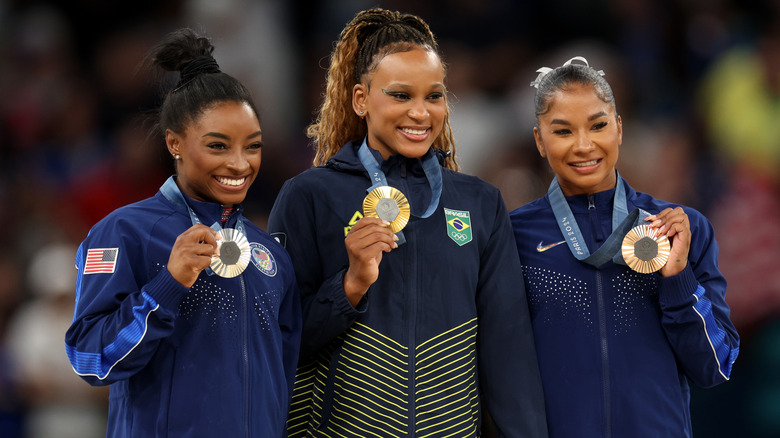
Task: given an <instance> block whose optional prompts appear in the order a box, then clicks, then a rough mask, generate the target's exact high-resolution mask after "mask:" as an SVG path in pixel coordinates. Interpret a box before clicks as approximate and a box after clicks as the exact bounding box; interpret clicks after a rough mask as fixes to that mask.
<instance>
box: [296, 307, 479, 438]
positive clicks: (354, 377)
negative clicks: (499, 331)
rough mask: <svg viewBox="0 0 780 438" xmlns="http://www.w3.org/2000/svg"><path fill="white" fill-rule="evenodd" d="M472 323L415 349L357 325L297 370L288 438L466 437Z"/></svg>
mask: <svg viewBox="0 0 780 438" xmlns="http://www.w3.org/2000/svg"><path fill="white" fill-rule="evenodd" d="M476 337H477V319H476V318H474V319H472V320H470V321H466V322H464V323H463V324H461V325H459V326H457V327H453V328H452V329H450V330H448V331H446V332H443V333H440V334H439V335H437V336H435V337H433V338H431V339H428V340H426V341H425V342H423V343H421V344H420V345H418V346H417V347H416V349H415V351H414V354H411V355H410V354H409V349H408V348H407V347H406V346H404V345H403V344H402V343H400V342H398V341H396V340H393V339H391V338H389V337H387V336H385V335H383V334H382V333H379V332H377V331H376V330H374V329H372V328H371V327H369V326H366V325H364V324H362V323H357V322H356V323H354V324H353V325H352V327H351V328H350V329H349V330H347V331H346V332H345V333H344V334H342V335H341V336H340V337H339V338H337V339H336V340H334V342H332V343H331V345H330V346H328V347H327V348H325V349H323V351H322V352H320V354H319V355H318V356H317V358H316V359H315V360H314V361H313V362H312V363H310V364H307V365H303V366H301V367H300V368H299V369H298V374H297V376H296V382H295V390H294V393H293V399H292V405H291V409H290V416H289V419H288V421H287V426H288V432H289V436H290V437H349V438H353V437H383V438H384V437H405V436H417V437H427V438H439V437H441V438H443V437H473V436H477V435H478V430H479V403H478V399H479V393H478V389H477V354H476Z"/></svg>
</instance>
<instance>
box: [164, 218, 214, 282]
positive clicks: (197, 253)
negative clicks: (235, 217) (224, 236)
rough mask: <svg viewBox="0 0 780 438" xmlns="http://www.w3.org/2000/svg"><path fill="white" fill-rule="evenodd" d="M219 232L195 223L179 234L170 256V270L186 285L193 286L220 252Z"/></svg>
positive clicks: (176, 278) (175, 277)
mask: <svg viewBox="0 0 780 438" xmlns="http://www.w3.org/2000/svg"><path fill="white" fill-rule="evenodd" d="M218 236H219V235H218V234H217V232H216V231H214V230H213V229H211V228H209V227H207V226H205V225H203V224H195V225H193V226H192V227H190V228H189V229H187V231H185V232H183V233H181V234H179V236H178V237H177V238H176V242H174V244H173V248H172V249H171V255H170V256H169V257H168V266H167V268H168V272H170V273H171V276H172V277H173V278H174V279H175V280H176V281H178V282H179V283H181V284H182V285H183V286H185V287H192V285H193V284H195V280H197V279H198V276H199V275H200V272H201V271H202V270H204V269H206V268H207V267H208V266H209V265H210V264H211V256H212V255H214V254H217V253H218V251H219V250H218V248H217V239H218Z"/></svg>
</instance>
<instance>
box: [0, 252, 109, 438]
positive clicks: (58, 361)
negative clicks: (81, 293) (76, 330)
mask: <svg viewBox="0 0 780 438" xmlns="http://www.w3.org/2000/svg"><path fill="white" fill-rule="evenodd" d="M75 253H76V247H75V245H70V244H61V243H54V244H49V245H46V246H44V247H43V248H40V249H39V250H38V251H37V253H36V254H34V256H33V258H32V260H31V262H30V265H29V266H28V268H27V277H26V279H27V284H28V285H29V287H30V290H31V292H32V294H33V299H32V300H29V301H26V302H25V303H24V305H23V306H22V307H21V308H20V309H19V311H18V312H17V313H16V314H15V315H14V319H13V321H12V322H11V324H10V328H9V331H8V346H9V353H10V354H11V358H12V361H13V365H14V367H13V369H14V370H15V372H14V380H15V381H16V383H17V384H18V385H19V387H21V388H22V394H23V396H24V401H25V403H26V405H27V406H29V410H28V412H27V416H26V421H25V433H26V435H25V436H28V437H30V438H98V437H103V436H105V431H106V413H107V407H108V391H107V390H104V389H105V388H91V387H89V386H87V385H84V382H83V381H82V380H81V379H79V377H78V376H76V375H75V374H74V373H73V368H71V366H70V364H69V363H68V358H67V357H66V356H65V355H64V354H62V333H64V332H65V330H67V329H68V327H69V326H70V323H71V321H72V320H73V290H74V285H75V284H76V268H75V266H74V264H73V255H74V254H75Z"/></svg>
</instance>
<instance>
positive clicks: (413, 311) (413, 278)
mask: <svg viewBox="0 0 780 438" xmlns="http://www.w3.org/2000/svg"><path fill="white" fill-rule="evenodd" d="M406 173H407V172H406V162H401V166H400V174H401V181H400V183H401V185H402V186H403V189H402V192H406V193H408V191H407V190H408V186H407V185H406ZM406 230H407V231H406V232H407V233H409V232H410V231H411V227H409V228H406ZM414 240H415V239H408V238H407V239H406V244H405V245H407V249H408V250H409V252H410V255H414V257H408V258H407V261H406V269H407V270H408V272H409V276H408V279H409V283H408V284H410V285H414V286H413V287H411V288H408V290H410V292H411V294H410V296H409V321H410V324H409V327H408V330H409V350H408V351H409V425H408V432H409V436H415V435H416V433H417V415H416V411H417V391H416V387H415V380H416V379H417V356H416V350H417V344H416V343H415V337H416V333H417V305H418V299H417V298H418V297H417V296H418V293H419V289H420V285H419V284H418V282H419V280H418V276H417V269H416V266H417V264H416V263H414V260H417V259H418V258H419V254H417V251H418V248H419V246H418V245H417V244H416V243H417V242H414ZM413 242H414V243H413ZM404 289H407V288H404Z"/></svg>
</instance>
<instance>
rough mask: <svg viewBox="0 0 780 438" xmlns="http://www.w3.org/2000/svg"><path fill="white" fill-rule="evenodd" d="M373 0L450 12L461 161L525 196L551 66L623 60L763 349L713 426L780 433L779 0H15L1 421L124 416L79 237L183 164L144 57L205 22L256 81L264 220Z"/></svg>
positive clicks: (707, 425)
mask: <svg viewBox="0 0 780 438" xmlns="http://www.w3.org/2000/svg"><path fill="white" fill-rule="evenodd" d="M372 6H382V7H385V8H389V9H396V10H401V11H405V12H411V13H415V14H418V15H420V16H422V17H423V18H424V19H425V20H427V21H428V23H429V24H430V25H431V27H432V29H433V31H434V33H435V34H436V35H437V36H438V37H439V39H440V42H441V46H442V50H443V52H444V56H445V61H446V63H447V64H448V76H447V85H448V88H449V91H450V96H449V97H450V102H451V105H452V108H453V112H452V122H453V126H454V131H455V139H456V145H457V156H458V161H459V162H460V164H461V167H462V169H461V170H462V171H463V172H466V173H471V174H475V175H478V176H480V177H482V178H484V179H485V180H487V181H489V182H491V183H493V184H495V185H496V186H498V187H499V188H500V189H501V190H502V193H503V195H504V198H505V201H506V204H507V206H508V207H509V208H510V209H513V208H516V207H518V206H520V205H522V204H523V203H525V202H528V201H530V200H532V199H535V198H536V197H538V196H541V195H542V194H544V192H545V190H546V188H547V186H548V184H549V181H550V179H551V178H552V173H551V172H550V170H549V168H548V165H547V163H546V162H544V161H543V160H542V159H541V158H540V157H539V155H538V153H537V151H536V148H535V146H534V143H533V136H532V131H531V128H532V125H533V122H534V117H533V102H532V99H533V91H534V89H533V88H531V87H530V86H529V83H530V82H531V81H532V80H533V79H535V78H536V75H537V74H536V69H537V68H539V67H542V66H547V67H555V66H558V65H561V64H562V63H563V62H564V61H566V60H568V59H569V58H571V57H573V56H576V55H581V56H585V57H586V58H587V59H588V60H589V61H590V64H591V66H593V67H595V68H596V69H601V70H604V72H605V73H606V78H607V80H608V81H609V82H610V83H611V84H612V86H613V88H614V92H615V96H616V99H617V105H618V112H619V113H620V114H621V116H622V118H623V126H624V142H623V146H622V148H621V157H620V161H619V163H618V168H619V170H620V172H621V174H622V175H623V176H625V177H626V178H627V179H628V180H629V182H631V183H632V185H633V186H634V187H635V188H637V189H638V190H639V191H646V192H650V193H652V194H653V195H655V196H656V197H658V198H661V199H665V200H669V201H674V202H679V203H683V204H687V205H690V206H692V207H695V208H697V209H699V210H701V211H702V212H704V213H705V214H706V215H707V216H708V217H709V218H710V220H711V221H712V223H713V224H714V226H715V229H716V234H717V238H718V241H719V244H720V267H721V269H722V271H723V272H724V274H725V275H726V278H727V279H728V281H729V290H728V295H727V300H728V302H729V304H730V306H731V309H732V320H733V321H734V323H735V324H736V326H737V328H738V330H739V332H740V334H741V336H742V346H741V353H740V356H739V359H738V360H737V362H736V363H735V364H734V371H733V376H732V380H731V381H730V382H729V383H726V384H724V385H721V386H719V387H716V388H713V389H702V388H693V389H692V402H691V405H692V420H693V424H694V432H695V436H697V437H732V436H740V437H778V436H780V372H779V371H780V220H778V218H780V172H779V171H778V170H776V169H777V167H778V165H779V164H780V1H778V0H763V1H759V0H590V1H585V0H560V1H523V0H451V1H442V0H429V1H412V0H408V1H404V0H396V1H380V2H376V1H365V0H340V1H313V0H284V1H282V0H278V1H273V0H219V1H212V0H136V1H133V2H109V1H99V0H68V1H50V2H46V1H24V0H0V230H3V232H2V233H0V247H2V248H3V251H0V436H2V437H4V438H17V437H18V438H21V437H24V438H49V437H56V438H69V437H79V438H91V437H99V436H103V435H104V431H105V416H106V406H107V390H106V389H105V388H93V387H90V386H88V385H87V384H86V383H84V382H82V381H81V380H80V379H79V378H78V377H76V376H75V375H74V374H73V371H72V370H71V368H70V365H69V364H68V362H67V358H66V356H65V351H64V346H63V342H64V341H63V337H64V332H65V330H66V329H67V327H68V325H69V323H70V320H71V318H72V312H73V302H74V289H75V274H76V273H75V269H74V268H73V266H74V255H75V249H76V247H77V245H78V244H79V242H80V241H81V240H82V239H83V238H84V237H85V235H86V233H87V232H88V230H89V228H90V227H91V226H92V225H93V224H94V223H95V222H97V221H98V220H99V219H100V218H102V217H103V216H104V215H105V214H107V213H108V212H110V211H111V210H113V209H115V208H117V207H119V206H121V205H124V204H127V203H130V202H133V201H137V200H140V199H143V198H145V197H148V196H151V195H153V194H154V193H155V192H156V190H157V189H158V187H159V186H160V185H161V184H162V182H163V181H164V180H165V178H166V177H167V176H168V175H169V174H170V173H171V170H172V166H171V162H170V157H169V156H168V154H167V153H165V152H164V145H163V143H162V139H161V138H154V137H150V136H149V135H148V132H149V131H148V126H147V125H145V124H144V123H143V122H142V121H139V116H143V115H147V116H148V115H149V114H150V112H152V111H153V110H154V109H155V108H156V106H157V105H158V104H159V102H160V87H159V84H158V83H155V82H153V81H150V80H149V77H148V76H145V75H143V74H137V73H136V66H137V65H138V63H139V62H140V61H141V60H142V59H143V57H144V56H145V54H146V52H147V50H148V49H149V48H150V47H151V46H152V45H153V44H154V43H155V42H157V41H158V40H159V39H160V38H161V37H162V36H163V35H165V34H166V33H168V32H170V31H171V30H174V29H176V28H179V27H183V26H187V27H192V28H194V29H195V30H197V31H200V32H204V33H206V34H207V35H208V36H210V37H211V38H212V39H213V41H214V44H215V46H216V51H215V53H214V55H215V57H216V59H217V61H218V62H219V64H220V66H221V67H222V69H223V70H224V71H226V72H228V73H230V74H232V75H234V76H236V77H238V78H239V79H240V80H242V81H243V82H244V83H245V84H247V85H248V86H249V87H250V88H251V89H252V90H253V92H254V94H255V97H256V100H257V103H258V105H259V107H260V108H261V113H262V114H261V118H262V119H261V124H262V127H263V137H264V143H265V148H264V150H263V164H262V167H261V173H260V176H259V177H258V179H257V181H256V182H255V184H254V186H253V187H252V189H251V190H250V192H249V196H248V199H247V201H246V209H247V213H248V216H249V217H250V218H251V219H252V220H254V221H255V222H256V223H258V224H260V225H261V226H263V227H264V226H265V223H266V217H267V214H268V212H269V210H270V208H271V206H272V203H273V200H274V198H275V196H276V194H277V193H278V191H279V189H280V187H281V185H282V183H283V182H284V181H285V180H286V179H288V178H290V177H292V176H294V175H295V174H297V173H299V172H301V171H302V170H304V169H306V168H308V167H310V165H311V159H312V157H313V149H312V147H311V145H310V144H309V141H308V139H307V138H306V136H305V127H306V125H307V124H308V123H310V122H311V121H312V118H313V114H314V111H315V109H316V107H317V106H318V104H319V103H320V99H321V95H322V92H323V84H324V79H325V74H326V71H325V68H326V67H327V61H328V55H329V53H330V50H331V49H332V47H333V42H334V41H335V40H336V38H337V36H338V33H339V32H340V30H341V28H342V27H343V25H344V24H345V23H346V22H347V21H349V20H350V19H351V18H352V17H353V16H354V14H355V13H356V12H357V11H359V10H361V9H364V8H368V7H372ZM637 342H641V340H637ZM215 371H217V370H215ZM636 378H637V379H641V378H642V376H641V375H638V376H636ZM258 396H261V395H258Z"/></svg>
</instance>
